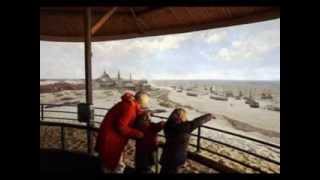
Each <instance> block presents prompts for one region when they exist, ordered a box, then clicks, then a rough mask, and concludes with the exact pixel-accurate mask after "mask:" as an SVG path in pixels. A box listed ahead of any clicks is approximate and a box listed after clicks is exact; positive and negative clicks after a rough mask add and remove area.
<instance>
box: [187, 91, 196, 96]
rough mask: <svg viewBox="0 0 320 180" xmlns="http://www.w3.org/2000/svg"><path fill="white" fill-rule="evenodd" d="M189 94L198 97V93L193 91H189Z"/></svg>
mask: <svg viewBox="0 0 320 180" xmlns="http://www.w3.org/2000/svg"><path fill="white" fill-rule="evenodd" d="M187 96H193V97H198V94H197V93H193V92H187Z"/></svg>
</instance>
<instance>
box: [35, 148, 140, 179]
mask: <svg viewBox="0 0 320 180" xmlns="http://www.w3.org/2000/svg"><path fill="white" fill-rule="evenodd" d="M40 173H42V174H44V173H45V174H47V173H50V174H51V173H54V174H57V173H72V174H92V175H99V176H100V175H101V176H103V175H104V174H103V173H102V172H101V168H100V161H99V159H98V158H97V157H93V156H88V155H86V154H83V153H75V152H65V151H59V150H43V149H41V150H40ZM124 173H125V174H131V173H134V169H133V168H130V167H127V168H126V170H125V172H124Z"/></svg>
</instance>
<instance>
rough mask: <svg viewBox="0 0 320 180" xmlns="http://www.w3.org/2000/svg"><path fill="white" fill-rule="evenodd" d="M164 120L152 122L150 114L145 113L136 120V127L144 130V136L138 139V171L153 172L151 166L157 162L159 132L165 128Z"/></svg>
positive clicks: (136, 156) (136, 158)
mask: <svg viewBox="0 0 320 180" xmlns="http://www.w3.org/2000/svg"><path fill="white" fill-rule="evenodd" d="M163 126H164V121H161V122H159V123H152V122H151V121H150V115H149V114H148V113H144V114H142V115H141V116H139V117H138V118H137V120H136V122H135V127H136V128H137V129H138V130H140V131H141V132H143V134H144V138H142V139H139V140H136V154H135V166H136V172H137V173H152V170H151V166H153V165H154V164H155V151H156V150H157V146H158V140H157V135H158V132H159V131H161V130H162V129H163Z"/></svg>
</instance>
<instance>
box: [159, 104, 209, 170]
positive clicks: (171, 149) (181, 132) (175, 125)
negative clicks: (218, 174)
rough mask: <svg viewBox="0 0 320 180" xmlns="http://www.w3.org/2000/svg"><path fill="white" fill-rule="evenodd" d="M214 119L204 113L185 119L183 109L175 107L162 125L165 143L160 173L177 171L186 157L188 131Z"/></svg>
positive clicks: (185, 115)
mask: <svg viewBox="0 0 320 180" xmlns="http://www.w3.org/2000/svg"><path fill="white" fill-rule="evenodd" d="M211 119H215V117H214V116H213V115H212V114H205V115H203V116H200V117H198V118H196V119H194V120H192V121H187V114H186V111H185V110H184V109H181V108H178V109H175V110H174V111H173V112H172V113H171V115H170V116H169V119H168V121H167V123H166V124H165V126H164V134H165V138H166V143H165V145H164V148H163V153H162V155H161V159H160V164H161V166H162V168H161V171H160V173H161V174H172V173H177V172H178V169H179V168H180V167H182V166H183V165H184V163H185V161H186V159H187V148H188V144H189V139H190V133H191V132H192V131H193V130H195V129H196V128H198V127H199V126H201V125H202V124H204V123H206V122H208V121H210V120H211Z"/></svg>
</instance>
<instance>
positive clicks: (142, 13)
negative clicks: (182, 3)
mask: <svg viewBox="0 0 320 180" xmlns="http://www.w3.org/2000/svg"><path fill="white" fill-rule="evenodd" d="M164 8H166V7H152V8H148V9H146V10H144V11H140V12H136V16H137V17H139V16H143V15H147V14H149V13H153V12H157V11H161V10H163V9H164Z"/></svg>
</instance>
